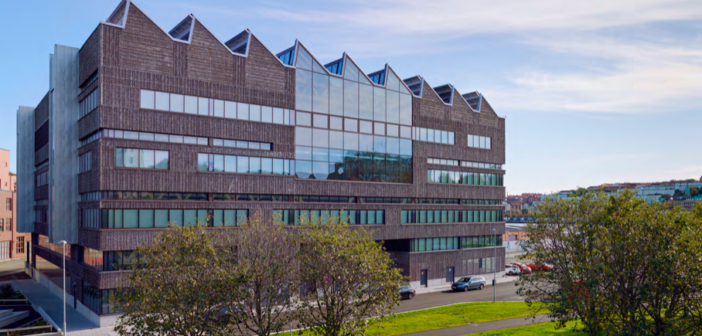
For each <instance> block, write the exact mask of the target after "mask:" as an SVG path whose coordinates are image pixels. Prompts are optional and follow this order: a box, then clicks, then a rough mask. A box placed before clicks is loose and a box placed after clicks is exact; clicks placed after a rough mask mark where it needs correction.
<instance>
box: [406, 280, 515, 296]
mask: <svg viewBox="0 0 702 336" xmlns="http://www.w3.org/2000/svg"><path fill="white" fill-rule="evenodd" d="M517 280H519V277H518V276H503V277H501V278H497V283H498V284H501V283H506V282H515V281H517ZM487 286H492V281H488V283H486V284H485V287H487ZM415 290H416V291H417V294H426V293H436V292H443V291H447V290H451V284H450V283H447V284H445V285H442V286H434V287H420V288H415Z"/></svg>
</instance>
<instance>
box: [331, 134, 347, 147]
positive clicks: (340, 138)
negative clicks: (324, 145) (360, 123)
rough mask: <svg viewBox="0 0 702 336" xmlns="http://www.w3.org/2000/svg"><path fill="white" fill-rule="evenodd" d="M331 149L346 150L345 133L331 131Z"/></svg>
mask: <svg viewBox="0 0 702 336" xmlns="http://www.w3.org/2000/svg"><path fill="white" fill-rule="evenodd" d="M329 148H338V149H344V133H343V132H336V131H330V132H329Z"/></svg>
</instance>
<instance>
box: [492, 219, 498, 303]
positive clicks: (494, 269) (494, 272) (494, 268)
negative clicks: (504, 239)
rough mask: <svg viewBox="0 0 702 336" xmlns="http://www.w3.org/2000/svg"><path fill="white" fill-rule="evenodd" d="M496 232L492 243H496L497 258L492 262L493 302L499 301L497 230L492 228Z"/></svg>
mask: <svg viewBox="0 0 702 336" xmlns="http://www.w3.org/2000/svg"><path fill="white" fill-rule="evenodd" d="M492 232H493V233H494V234H495V236H494V239H493V241H492V243H493V244H494V245H495V259H494V261H493V262H492V302H493V303H494V302H497V230H495V228H492Z"/></svg>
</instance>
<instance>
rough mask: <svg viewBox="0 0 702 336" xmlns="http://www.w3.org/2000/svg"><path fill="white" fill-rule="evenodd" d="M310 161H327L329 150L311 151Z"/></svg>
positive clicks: (315, 149)
mask: <svg viewBox="0 0 702 336" xmlns="http://www.w3.org/2000/svg"><path fill="white" fill-rule="evenodd" d="M312 159H313V160H314V161H329V150H328V149H326V148H314V149H313V150H312Z"/></svg>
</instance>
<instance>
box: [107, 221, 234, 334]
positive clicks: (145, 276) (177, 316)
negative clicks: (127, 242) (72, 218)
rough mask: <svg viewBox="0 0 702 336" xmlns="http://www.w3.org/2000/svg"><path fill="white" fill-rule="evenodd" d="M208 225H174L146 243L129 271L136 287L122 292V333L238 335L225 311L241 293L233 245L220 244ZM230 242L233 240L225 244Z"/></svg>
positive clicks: (118, 297) (119, 297) (119, 302)
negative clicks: (136, 262) (221, 245)
mask: <svg viewBox="0 0 702 336" xmlns="http://www.w3.org/2000/svg"><path fill="white" fill-rule="evenodd" d="M214 239H223V240H226V239H227V238H226V237H224V236H222V237H217V236H215V233H213V232H211V230H207V229H205V228H204V227H202V226H200V225H198V226H191V227H173V228H170V229H168V230H167V231H165V232H163V233H159V234H157V235H156V236H155V237H154V241H153V243H152V244H147V245H140V246H139V247H138V248H137V250H136V253H137V255H139V265H135V266H134V267H133V268H132V270H131V272H130V274H129V285H130V286H131V288H127V289H123V290H121V291H119V292H118V293H117V295H116V301H117V306H118V307H119V309H120V310H122V311H124V315H122V316H121V317H120V318H119V320H118V322H117V326H116V327H115V331H116V332H117V333H118V334H119V335H134V336H142V335H143V336H146V335H187V336H204V335H232V334H234V333H233V330H232V328H231V325H230V321H228V320H227V319H225V317H226V315H223V314H222V312H223V311H224V309H225V308H227V307H228V305H227V304H228V303H229V302H233V301H235V300H236V299H237V298H238V297H239V296H240V295H241V294H240V288H241V287H240V283H241V281H240V280H239V279H236V278H235V277H233V276H232V274H239V272H238V270H237V269H236V268H235V266H236V265H233V263H232V261H234V260H235V258H234V253H233V250H232V249H226V248H217V247H215V244H214ZM223 245H224V246H233V245H231V244H226V243H225V244H223Z"/></svg>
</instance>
